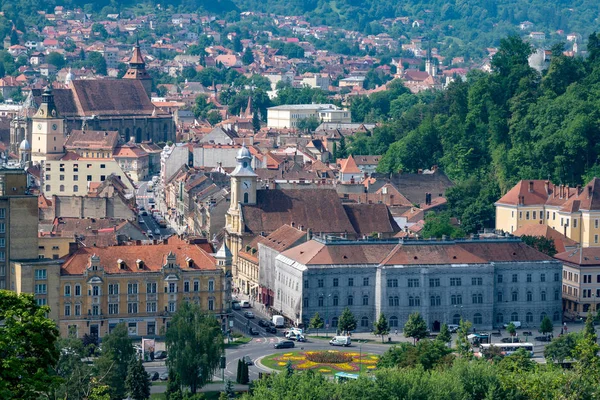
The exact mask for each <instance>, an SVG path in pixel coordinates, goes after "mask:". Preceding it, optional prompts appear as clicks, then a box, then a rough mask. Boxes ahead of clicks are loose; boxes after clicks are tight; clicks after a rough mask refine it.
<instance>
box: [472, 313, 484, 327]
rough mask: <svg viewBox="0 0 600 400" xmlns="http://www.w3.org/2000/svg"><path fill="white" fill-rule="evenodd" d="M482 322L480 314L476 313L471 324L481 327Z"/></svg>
mask: <svg viewBox="0 0 600 400" xmlns="http://www.w3.org/2000/svg"><path fill="white" fill-rule="evenodd" d="M482 322H483V318H482V316H481V314H479V313H476V314H475V315H473V323H474V324H475V325H481V324H482Z"/></svg>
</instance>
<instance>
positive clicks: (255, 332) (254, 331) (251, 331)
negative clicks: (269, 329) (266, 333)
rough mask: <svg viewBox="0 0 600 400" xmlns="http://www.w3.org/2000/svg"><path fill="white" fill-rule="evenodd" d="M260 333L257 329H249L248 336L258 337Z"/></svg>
mask: <svg viewBox="0 0 600 400" xmlns="http://www.w3.org/2000/svg"><path fill="white" fill-rule="evenodd" d="M259 333H260V332H258V329H254V328H250V334H251V335H258V334H259Z"/></svg>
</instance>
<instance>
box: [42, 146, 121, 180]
mask: <svg viewBox="0 0 600 400" xmlns="http://www.w3.org/2000/svg"><path fill="white" fill-rule="evenodd" d="M55 139H56V138H55ZM91 154H92V157H93V153H91ZM99 154H100V153H96V156H97V157H96V158H104V157H100V156H99ZM81 156H82V157H83V154H81ZM85 157H88V153H87V152H86V153H85ZM107 158H110V156H109V155H108V154H107ZM85 166H86V168H92V166H93V164H86V165H85ZM100 168H106V164H100ZM58 169H59V171H60V172H65V164H60V165H59V166H58ZM46 171H48V172H50V171H52V164H51V163H46ZM73 172H79V164H73ZM46 176H47V175H46ZM46 179H48V178H46Z"/></svg>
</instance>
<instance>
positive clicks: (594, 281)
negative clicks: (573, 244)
mask: <svg viewBox="0 0 600 400" xmlns="http://www.w3.org/2000/svg"><path fill="white" fill-rule="evenodd" d="M554 258H556V259H558V260H560V261H562V262H563V275H562V300H563V312H564V315H565V316H566V317H569V318H579V317H582V318H586V317H587V314H588V312H592V313H593V314H594V315H596V312H597V310H598V307H599V305H598V302H599V301H600V247H588V248H582V249H577V250H575V251H573V250H569V251H565V252H563V253H558V254H556V255H555V256H554Z"/></svg>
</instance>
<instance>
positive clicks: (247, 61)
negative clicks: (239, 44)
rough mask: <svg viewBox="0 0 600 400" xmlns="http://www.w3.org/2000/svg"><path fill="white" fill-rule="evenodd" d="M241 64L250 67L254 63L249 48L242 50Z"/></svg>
mask: <svg viewBox="0 0 600 400" xmlns="http://www.w3.org/2000/svg"><path fill="white" fill-rule="evenodd" d="M242 62H243V63H244V65H250V64H252V63H253V62H254V54H253V53H252V49H251V48H250V46H248V47H246V50H244V54H243V55H242Z"/></svg>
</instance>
